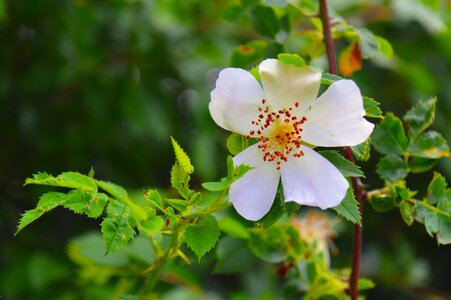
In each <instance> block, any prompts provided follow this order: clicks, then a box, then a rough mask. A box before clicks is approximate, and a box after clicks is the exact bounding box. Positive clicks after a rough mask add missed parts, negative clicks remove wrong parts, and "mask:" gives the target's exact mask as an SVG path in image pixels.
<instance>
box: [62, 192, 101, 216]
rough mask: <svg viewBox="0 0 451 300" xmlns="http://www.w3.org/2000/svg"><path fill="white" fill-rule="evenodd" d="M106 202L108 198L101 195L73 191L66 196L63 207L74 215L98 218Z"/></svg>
mask: <svg viewBox="0 0 451 300" xmlns="http://www.w3.org/2000/svg"><path fill="white" fill-rule="evenodd" d="M107 202H108V196H107V195H105V194H103V193H93V192H84V191H82V190H73V191H70V192H69V193H68V194H67V200H66V201H65V202H64V204H63V206H64V207H65V208H67V209H70V210H72V211H73V212H75V213H79V214H85V215H87V216H88V217H90V218H97V217H99V216H100V215H101V214H102V212H103V209H104V207H105V205H106V203H107Z"/></svg>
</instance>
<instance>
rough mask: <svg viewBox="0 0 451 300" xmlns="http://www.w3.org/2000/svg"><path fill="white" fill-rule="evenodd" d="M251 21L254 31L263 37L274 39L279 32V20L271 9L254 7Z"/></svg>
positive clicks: (259, 6) (260, 6)
mask: <svg viewBox="0 0 451 300" xmlns="http://www.w3.org/2000/svg"><path fill="white" fill-rule="evenodd" d="M251 21H252V25H253V27H254V29H255V31H256V32H257V33H259V34H261V35H262V36H264V37H268V38H271V39H274V38H275V36H276V34H277V33H278V32H279V31H280V24H279V20H278V19H277V16H276V14H275V12H274V10H273V9H272V8H271V7H267V6H262V5H258V6H257V7H255V8H254V9H253V10H252V13H251Z"/></svg>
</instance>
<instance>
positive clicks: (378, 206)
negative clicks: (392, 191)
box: [369, 195, 395, 212]
mask: <svg viewBox="0 0 451 300" xmlns="http://www.w3.org/2000/svg"><path fill="white" fill-rule="evenodd" d="M369 202H370V204H371V206H372V207H373V208H374V210H375V211H378V212H386V211H389V210H392V209H393V208H395V199H394V197H391V196H388V195H376V196H373V197H371V198H369Z"/></svg>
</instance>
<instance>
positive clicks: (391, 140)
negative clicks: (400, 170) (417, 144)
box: [372, 113, 408, 155]
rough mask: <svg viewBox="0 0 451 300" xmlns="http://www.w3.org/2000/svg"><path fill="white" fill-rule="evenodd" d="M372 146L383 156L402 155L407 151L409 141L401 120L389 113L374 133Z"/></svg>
mask: <svg viewBox="0 0 451 300" xmlns="http://www.w3.org/2000/svg"><path fill="white" fill-rule="evenodd" d="M372 145H373V147H374V148H375V149H376V150H377V151H379V152H380V153H382V154H398V155H402V154H403V153H404V152H405V151H406V150H407V147H408V140H407V136H406V133H405V131H404V127H403V125H402V122H401V120H400V119H399V118H397V117H396V116H395V115H393V114H392V113H387V114H386V116H385V118H384V119H383V120H382V121H381V123H380V124H379V125H378V126H376V129H375V130H374V132H373V143H372Z"/></svg>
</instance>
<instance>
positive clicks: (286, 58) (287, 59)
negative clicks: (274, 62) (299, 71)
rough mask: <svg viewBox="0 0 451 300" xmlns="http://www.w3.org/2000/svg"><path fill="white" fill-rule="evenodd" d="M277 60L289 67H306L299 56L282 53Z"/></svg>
mask: <svg viewBox="0 0 451 300" xmlns="http://www.w3.org/2000/svg"><path fill="white" fill-rule="evenodd" d="M277 58H278V59H279V60H280V61H281V62H283V63H284V64H287V65H295V66H297V67H304V66H305V60H304V59H303V58H302V57H300V56H299V55H297V54H292V53H280V54H279V55H277Z"/></svg>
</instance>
